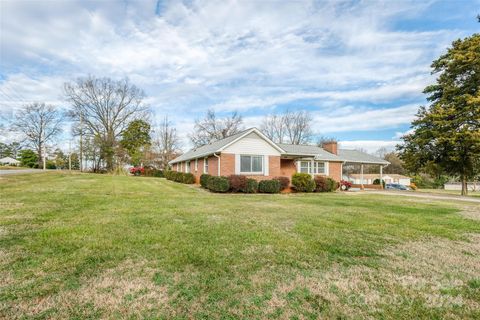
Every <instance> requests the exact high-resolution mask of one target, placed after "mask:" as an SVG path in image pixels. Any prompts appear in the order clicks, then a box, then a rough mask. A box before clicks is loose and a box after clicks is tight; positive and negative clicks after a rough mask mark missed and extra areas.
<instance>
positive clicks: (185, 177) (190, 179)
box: [182, 173, 195, 184]
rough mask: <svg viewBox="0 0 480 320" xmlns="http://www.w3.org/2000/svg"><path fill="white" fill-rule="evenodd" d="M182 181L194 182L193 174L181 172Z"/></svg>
mask: <svg viewBox="0 0 480 320" xmlns="http://www.w3.org/2000/svg"><path fill="white" fill-rule="evenodd" d="M182 182H183V183H186V184H194V183H195V176H194V175H193V174H192V173H184V174H182Z"/></svg>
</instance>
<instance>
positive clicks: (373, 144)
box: [339, 140, 401, 154]
mask: <svg viewBox="0 0 480 320" xmlns="http://www.w3.org/2000/svg"><path fill="white" fill-rule="evenodd" d="M400 143H401V141H398V140H355V141H340V142H339V147H340V148H343V149H357V150H365V151H367V152H368V153H371V154H374V153H375V152H376V151H378V150H379V149H381V148H386V149H387V151H394V150H395V146H396V145H398V144H400Z"/></svg>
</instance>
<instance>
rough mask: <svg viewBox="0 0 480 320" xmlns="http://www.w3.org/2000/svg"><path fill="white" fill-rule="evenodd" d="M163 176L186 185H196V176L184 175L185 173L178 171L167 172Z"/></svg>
mask: <svg viewBox="0 0 480 320" xmlns="http://www.w3.org/2000/svg"><path fill="white" fill-rule="evenodd" d="M163 175H164V176H165V178H167V180H171V181H175V182H180V183H186V184H193V183H195V176H194V175H193V174H191V173H184V172H177V171H171V170H168V171H165V172H163Z"/></svg>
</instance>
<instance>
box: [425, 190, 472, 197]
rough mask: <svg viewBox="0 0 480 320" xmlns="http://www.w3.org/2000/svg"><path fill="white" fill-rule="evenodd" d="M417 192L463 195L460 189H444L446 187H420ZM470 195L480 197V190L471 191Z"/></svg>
mask: <svg viewBox="0 0 480 320" xmlns="http://www.w3.org/2000/svg"><path fill="white" fill-rule="evenodd" d="M416 191H417V192H427V193H438V194H454V195H457V196H459V195H461V192H460V191H456V190H444V189H418V190H416ZM468 196H469V197H480V191H475V192H473V191H469V192H468Z"/></svg>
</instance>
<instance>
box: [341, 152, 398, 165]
mask: <svg viewBox="0 0 480 320" xmlns="http://www.w3.org/2000/svg"><path fill="white" fill-rule="evenodd" d="M338 156H339V157H340V158H342V160H344V161H346V162H353V163H365V164H384V165H387V164H390V162H388V161H387V160H383V159H380V158H378V157H375V156H372V155H370V154H368V153H365V152H361V151H357V150H347V149H338Z"/></svg>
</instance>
